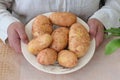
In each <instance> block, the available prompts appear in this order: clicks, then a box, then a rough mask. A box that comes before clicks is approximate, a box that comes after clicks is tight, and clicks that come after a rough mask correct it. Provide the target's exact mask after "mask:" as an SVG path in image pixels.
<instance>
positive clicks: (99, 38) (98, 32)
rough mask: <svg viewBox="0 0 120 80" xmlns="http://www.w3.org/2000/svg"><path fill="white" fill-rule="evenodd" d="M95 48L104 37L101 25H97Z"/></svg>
mask: <svg viewBox="0 0 120 80" xmlns="http://www.w3.org/2000/svg"><path fill="white" fill-rule="evenodd" d="M95 39H96V48H98V46H100V44H101V43H102V42H103V39H104V29H103V28H101V27H98V31H97V34H96V38H95Z"/></svg>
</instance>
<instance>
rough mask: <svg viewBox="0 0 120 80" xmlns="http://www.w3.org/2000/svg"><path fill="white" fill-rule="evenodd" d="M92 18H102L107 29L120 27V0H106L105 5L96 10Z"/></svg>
mask: <svg viewBox="0 0 120 80" xmlns="http://www.w3.org/2000/svg"><path fill="white" fill-rule="evenodd" d="M91 18H96V19H98V20H100V21H101V22H102V23H103V24H104V26H105V28H107V29H108V28H111V27H120V21H119V20H120V0H106V3H105V6H103V7H102V8H101V9H100V10H98V11H97V12H95V13H94V15H93V16H91V17H90V19H91Z"/></svg>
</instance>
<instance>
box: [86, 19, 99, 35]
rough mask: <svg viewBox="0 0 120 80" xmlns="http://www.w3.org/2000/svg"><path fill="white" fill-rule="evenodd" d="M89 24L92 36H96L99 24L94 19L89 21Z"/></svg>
mask: <svg viewBox="0 0 120 80" xmlns="http://www.w3.org/2000/svg"><path fill="white" fill-rule="evenodd" d="M88 26H89V33H90V35H91V36H92V37H95V36H96V33H97V30H98V29H97V27H96V26H97V25H96V24H95V23H94V22H92V21H88Z"/></svg>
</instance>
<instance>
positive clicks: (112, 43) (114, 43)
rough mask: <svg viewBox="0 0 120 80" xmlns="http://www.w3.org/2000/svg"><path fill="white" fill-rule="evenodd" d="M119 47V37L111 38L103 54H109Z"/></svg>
mask: <svg viewBox="0 0 120 80" xmlns="http://www.w3.org/2000/svg"><path fill="white" fill-rule="evenodd" d="M118 48H120V39H114V40H111V41H110V42H109V43H108V44H107V45H106V47H105V54H106V55H110V54H112V53H113V52H114V51H116V50H117V49H118Z"/></svg>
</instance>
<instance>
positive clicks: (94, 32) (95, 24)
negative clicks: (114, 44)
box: [88, 18, 104, 48]
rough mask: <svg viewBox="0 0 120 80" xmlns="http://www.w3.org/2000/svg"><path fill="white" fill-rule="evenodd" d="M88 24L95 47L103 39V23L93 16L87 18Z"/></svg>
mask: <svg viewBox="0 0 120 80" xmlns="http://www.w3.org/2000/svg"><path fill="white" fill-rule="evenodd" d="M88 25H89V27H90V31H89V33H90V35H91V37H92V38H95V40H96V48H98V47H99V46H100V44H101V43H102V42H103V40H104V25H103V24H102V23H101V22H100V21H99V20H97V19H95V18H93V19H89V20H88Z"/></svg>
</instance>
